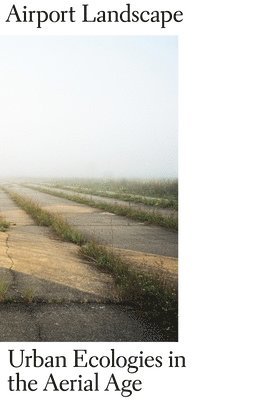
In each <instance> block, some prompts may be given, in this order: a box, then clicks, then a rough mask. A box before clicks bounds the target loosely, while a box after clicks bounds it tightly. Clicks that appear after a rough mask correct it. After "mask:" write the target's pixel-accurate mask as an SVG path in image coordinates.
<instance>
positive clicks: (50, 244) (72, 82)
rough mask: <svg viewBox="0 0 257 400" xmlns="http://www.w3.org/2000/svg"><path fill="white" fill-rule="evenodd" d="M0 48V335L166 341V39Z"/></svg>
mask: <svg viewBox="0 0 257 400" xmlns="http://www.w3.org/2000/svg"><path fill="white" fill-rule="evenodd" d="M0 54H1V62H0V80H1V84H0V87H1V93H0V103H1V119H0V131H1V149H0V166H1V168H0V321H1V323H0V341H2V342H6V341H7V342H11V341H12V342H19V341H22V342H24V341H27V342H37V341H43V342H55V341H71V342H80V341H83V342H122V341H123V342H129V341H130V342H137V341H138V342H147V341H150V342H166V341H168V342H177V341H178V159H177V158H178V148H177V147H178V146H177V142H178V115H177V114H178V38H177V36H89V37H85V36H41V37H40V36H39V37H36V36H4V37H1V41H0Z"/></svg>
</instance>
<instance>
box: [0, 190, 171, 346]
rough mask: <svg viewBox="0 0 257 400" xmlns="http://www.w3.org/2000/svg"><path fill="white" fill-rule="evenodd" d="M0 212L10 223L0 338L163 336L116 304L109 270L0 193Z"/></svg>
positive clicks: (1, 282) (0, 268)
mask: <svg viewBox="0 0 257 400" xmlns="http://www.w3.org/2000/svg"><path fill="white" fill-rule="evenodd" d="M0 213H1V214H2V215H3V216H4V217H5V219H6V220H7V221H9V222H10V223H11V226H10V228H9V230H8V232H0V291H1V290H2V293H0V298H1V299H2V302H0V341H156V340H162V339H161V337H162V336H161V334H160V332H158V329H156V328H153V327H152V326H149V325H148V324H147V323H146V322H143V321H142V320H141V319H139V317H138V314H137V313H136V312H135V311H134V310H133V309H131V308H130V307H128V306H125V305H124V304H121V303H120V300H119V294H118V293H117V289H116V287H115V285H114V282H113V279H112V277H111V276H110V275H109V274H106V273H103V272H100V271H99V270H97V269H96V268H95V267H93V266H92V265H89V264H87V263H85V262H83V260H82V259H81V258H80V257H79V256H78V246H76V245H74V244H71V243H67V242H63V241H60V240H58V239H56V238H55V237H53V235H52V234H51V232H50V230H49V229H48V228H46V227H39V226H36V225H35V224H34V222H33V220H32V219H31V218H30V217H29V216H28V215H27V214H26V213H25V212H24V211H22V210H21V209H20V208H19V207H18V206H16V205H15V204H14V202H13V201H12V200H11V199H10V198H9V196H8V195H7V194H6V193H4V192H3V191H0ZM5 288H6V290H5ZM174 340H176V339H174Z"/></svg>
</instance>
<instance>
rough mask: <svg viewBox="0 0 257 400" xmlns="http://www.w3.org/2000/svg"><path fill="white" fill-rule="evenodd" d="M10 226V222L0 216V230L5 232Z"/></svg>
mask: <svg viewBox="0 0 257 400" xmlns="http://www.w3.org/2000/svg"><path fill="white" fill-rule="evenodd" d="M9 227H10V222H8V221H6V220H5V219H4V218H3V217H1V216H0V232H6V231H7V229H8V228H9Z"/></svg>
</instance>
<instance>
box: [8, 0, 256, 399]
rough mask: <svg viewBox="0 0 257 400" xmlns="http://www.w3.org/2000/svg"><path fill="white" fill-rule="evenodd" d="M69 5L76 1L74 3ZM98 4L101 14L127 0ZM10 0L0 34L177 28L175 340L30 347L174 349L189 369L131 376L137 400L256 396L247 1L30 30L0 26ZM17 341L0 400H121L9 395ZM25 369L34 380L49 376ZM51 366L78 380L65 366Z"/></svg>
mask: <svg viewBox="0 0 257 400" xmlns="http://www.w3.org/2000/svg"><path fill="white" fill-rule="evenodd" d="M23 3H24V4H27V5H29V4H31V3H32V2H30V3H29V2H25V1H24V2H19V1H18V0H17V1H16V4H23ZM68 3H69V4H68V5H74V6H75V5H76V4H77V5H79V4H81V3H80V2H78V1H75V0H73V1H70V2H68ZM93 3H94V4H95V5H97V8H98V9H101V7H102V8H107V6H108V8H111V7H112V5H115V6H117V5H119V4H121V3H126V2H121V1H118V0H116V1H108V2H107V1H102V2H101V1H94V2H93V1H92V2H91V4H93ZM10 4H12V2H8V1H2V3H1V5H0V33H1V34H3V35H4V34H39V33H40V34H121V35H123V34H124V35H125V34H131V35H137V34H141V35H145V34H152V35H156V34H169V35H171V34H178V35H179V64H180V65H179V94H180V95H179V96H180V98H179V103H180V111H179V121H180V122H179V181H180V340H179V343H177V344H172V343H170V344H168V343H149V344H146V343H135V344H134V343H130V344H116V343H115V344H113V345H112V344H111V343H93V344H89V343H84V344H82V343H80V344H62V343H59V344H56V343H52V344H49V343H43V344H39V343H37V344H34V347H36V348H37V349H38V350H39V351H41V352H42V353H43V354H62V353H63V352H65V354H67V355H68V354H70V352H71V351H72V349H73V348H86V349H88V350H90V352H91V353H94V352H97V353H101V352H102V353H107V352H108V349H110V348H111V347H115V349H116V350H117V351H119V352H120V353H123V354H133V353H136V352H138V351H139V350H143V351H144V353H145V354H148V353H149V354H150V353H152V354H154V355H157V354H160V355H163V356H165V355H167V354H168V352H169V351H170V350H173V352H174V353H176V354H184V355H185V356H186V358H187V368H184V369H176V370H175V369H168V368H164V369H161V370H157V369H156V370H150V369H149V370H147V369H145V370H144V372H143V373H142V372H140V373H139V374H138V375H137V377H138V378H139V379H140V378H142V379H143V381H144V389H143V391H142V392H139V393H138V394H135V395H133V396H132V398H135V399H154V398H156V397H157V396H158V397H159V398H164V399H166V398H175V399H177V400H180V399H183V400H187V399H197V400H206V399H208V400H212V399H215V400H216V399H242V398H246V399H254V398H256V385H255V384H254V381H255V380H256V379H255V378H256V374H255V364H256V343H255V341H256V336H257V335H256V325H255V321H256V311H255V304H256V265H257V263H256V226H257V218H256V204H257V199H256V190H255V188H256V167H257V165H256V164H257V162H256V153H257V150H256V139H255V138H256V93H257V87H256V86H257V85H256V71H257V65H256V64H257V63H256V42H255V38H256V33H257V32H256V21H255V19H256V10H255V9H254V2H253V1H248V0H245V1H244V2H240V1H226V2H224V1H221V0H216V1H208V2H207V1H199V0H198V1H192V0H191V1H177V2H174V3H173V2H171V1H158V2H157V1H149V0H144V1H143V0H140V1H139V0H138V1H134V2H132V4H134V5H135V6H137V7H140V8H144V7H145V8H154V6H155V7H157V6H158V8H159V9H165V8H169V9H174V10H176V9H177V8H179V9H182V10H183V11H184V22H183V23H181V24H179V25H173V24H171V27H170V28H169V29H166V30H165V31H164V30H160V29H159V27H157V26H155V25H153V26H151V25H150V26H148V25H147V24H145V25H140V26H137V25H134V24H133V25H132V24H131V25H129V24H110V25H109V26H101V25H98V24H91V25H90V24H89V25H90V26H85V25H84V24H73V25H71V26H69V25H65V24H63V25H54V26H48V28H47V29H44V30H43V29H42V30H41V31H40V32H37V31H36V29H34V28H33V26H29V25H28V26H20V25H18V24H17V25H14V24H12V25H11V24H9V25H8V26H7V24H4V23H3V19H4V18H3V16H5V15H6V10H8V9H9V8H10ZM33 4H34V7H35V6H36V5H40V4H41V6H42V7H44V8H47V6H48V5H50V8H52V9H53V8H54V7H55V6H56V8H61V6H62V5H63V7H65V5H66V6H67V2H65V1H64V0H58V1H33ZM165 5H166V7H165ZM38 8H39V6H38ZM92 25H93V26H92ZM2 39H3V38H1V40H2ZM3 40H4V39H3ZM0 57H1V55H0ZM0 90H1V88H0ZM0 134H1V133H0ZM14 347H15V348H17V349H19V348H28V349H30V348H31V347H33V345H32V344H28V343H27V344H19V343H18V344H17V343H16V344H8V343H2V344H1V345H0V352H1V353H0V354H1V360H0V363H1V374H0V387H1V389H0V392H1V395H2V397H3V398H7V399H10V398H15V399H16V398H19V399H25V398H32V396H35V395H36V396H37V397H39V398H45V397H48V398H51V399H52V398H64V399H66V398H67V399H69V398H81V399H82V398H90V399H91V398H92V399H106V398H108V399H115V398H120V394H119V393H113V394H109V395H107V393H93V394H88V393H39V392H37V393H36V394H33V393H14V394H11V393H8V392H7V385H6V378H7V376H8V375H9V372H10V369H8V357H7V356H8V354H7V349H9V348H14ZM12 372H13V371H12ZM24 373H26V374H27V375H28V376H31V378H33V377H35V376H36V377H38V379H39V380H40V379H41V378H42V379H43V377H46V376H47V375H48V374H49V371H45V370H36V371H33V370H27V371H24ZM58 373H62V374H63V375H66V376H70V377H71V378H72V377H74V376H73V375H74V372H73V371H72V370H71V369H70V370H69V369H65V370H64V371H58V372H57V374H58ZM76 374H77V372H76V373H75V375H76ZM107 374H108V372H107ZM125 375H126V374H125ZM126 376H127V375H126Z"/></svg>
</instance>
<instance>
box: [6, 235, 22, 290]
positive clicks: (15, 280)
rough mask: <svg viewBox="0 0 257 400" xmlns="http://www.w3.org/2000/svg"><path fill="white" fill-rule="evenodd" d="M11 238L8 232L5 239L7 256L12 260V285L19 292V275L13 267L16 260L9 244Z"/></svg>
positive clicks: (10, 269)
mask: <svg viewBox="0 0 257 400" xmlns="http://www.w3.org/2000/svg"><path fill="white" fill-rule="evenodd" d="M9 240H10V234H9V233H8V232H6V240H5V244H6V251H5V253H6V256H7V258H8V259H9V260H10V261H11V266H10V268H9V271H10V273H11V276H12V285H11V287H10V288H11V289H12V290H13V291H14V292H16V293H19V290H18V289H17V276H16V273H15V272H14V270H13V268H14V260H13V258H12V256H11V254H10V252H9V251H10V246H9Z"/></svg>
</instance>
